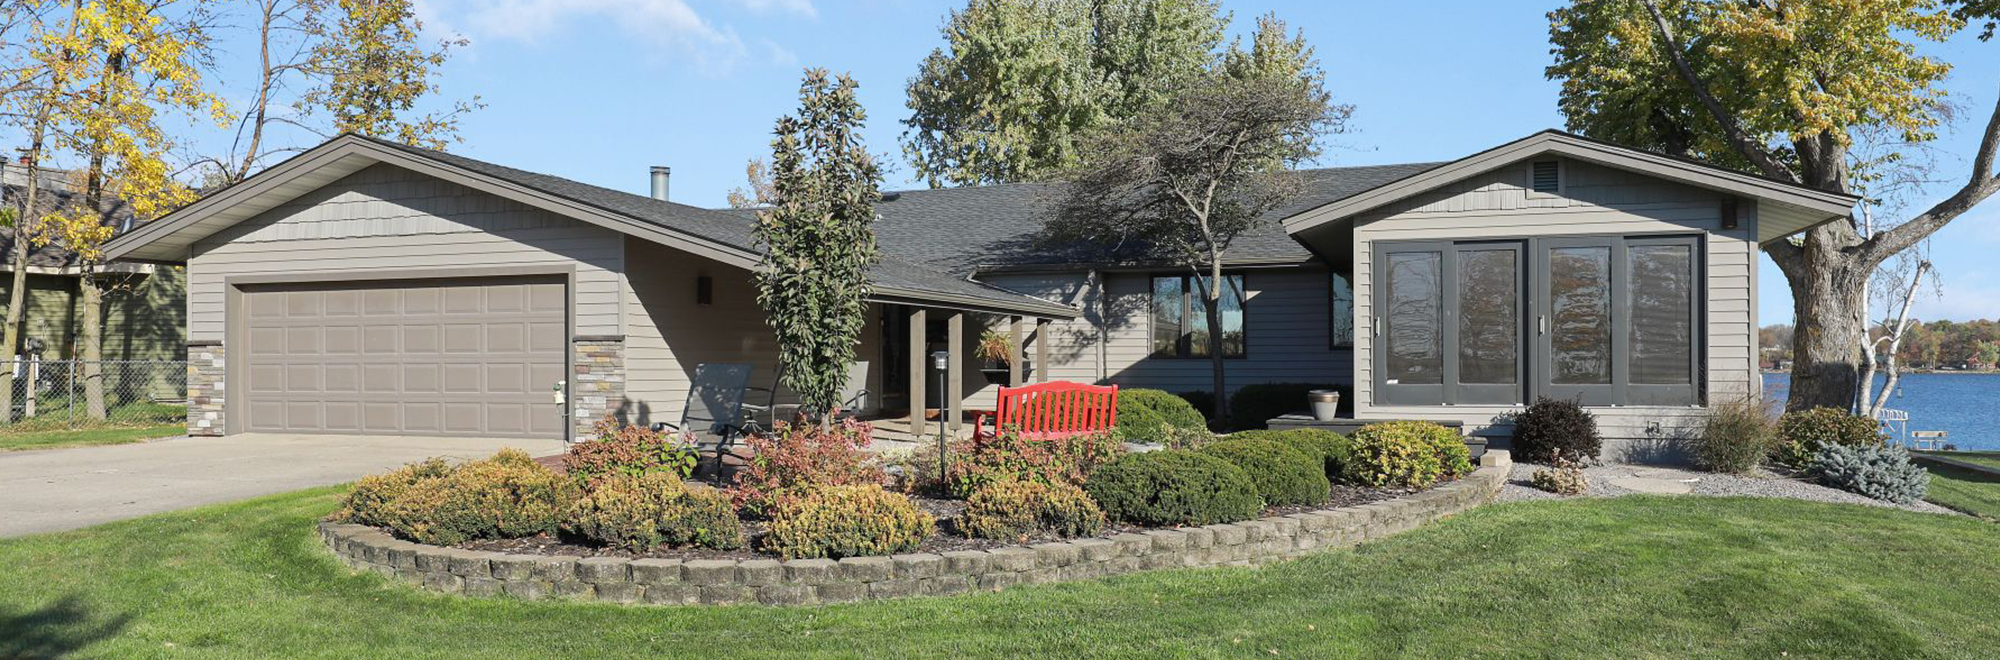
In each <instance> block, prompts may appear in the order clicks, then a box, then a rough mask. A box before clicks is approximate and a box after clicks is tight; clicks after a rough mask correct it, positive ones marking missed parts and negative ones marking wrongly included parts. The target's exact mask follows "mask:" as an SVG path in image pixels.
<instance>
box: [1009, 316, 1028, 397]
mask: <svg viewBox="0 0 2000 660" xmlns="http://www.w3.org/2000/svg"><path fill="white" fill-rule="evenodd" d="M1007 320H1008V328H1007V331H1008V333H1009V334H1010V335H1012V336H1010V337H1009V338H1008V339H1007V386H1008V387H1020V386H1021V384H1022V383H1023V382H1024V381H1022V380H1021V317H1019V316H1009V317H1007Z"/></svg>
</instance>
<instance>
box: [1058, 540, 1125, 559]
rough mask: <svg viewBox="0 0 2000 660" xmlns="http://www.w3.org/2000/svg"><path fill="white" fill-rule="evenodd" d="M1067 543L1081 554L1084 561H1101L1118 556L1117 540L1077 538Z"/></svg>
mask: <svg viewBox="0 0 2000 660" xmlns="http://www.w3.org/2000/svg"><path fill="white" fill-rule="evenodd" d="M1069 543H1070V545H1074V546H1076V549H1077V551H1078V552H1080V553H1082V554H1083V561H1084V562H1086V563H1094V564H1095V563H1103V562H1106V561H1109V560H1111V558H1113V557H1117V556H1118V542H1117V541H1113V540H1111V539H1077V540H1074V541H1070V542H1069Z"/></svg>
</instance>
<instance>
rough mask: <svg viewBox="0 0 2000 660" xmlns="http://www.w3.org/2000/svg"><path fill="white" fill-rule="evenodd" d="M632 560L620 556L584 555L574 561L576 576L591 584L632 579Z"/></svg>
mask: <svg viewBox="0 0 2000 660" xmlns="http://www.w3.org/2000/svg"><path fill="white" fill-rule="evenodd" d="M631 567H632V562H631V561H630V560H627V559H623V558H620V557H585V558H583V559H579V560H577V562H576V577H577V579H579V580H583V581H584V582H589V583H591V584H613V583H618V582H630V581H632V568H631Z"/></svg>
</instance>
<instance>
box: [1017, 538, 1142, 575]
mask: <svg viewBox="0 0 2000 660" xmlns="http://www.w3.org/2000/svg"><path fill="white" fill-rule="evenodd" d="M1120 545H1123V544H1120ZM1035 554H1036V553H1035V551H1034V550H1031V549H1029V548H1024V547H1020V546H1010V547H1005V548H994V549H992V550H988V551H986V557H987V561H988V566H990V567H991V570H994V571H999V572H1003V573H1019V572H1021V571H1026V570H1030V569H1033V568H1034V567H1035Z"/></svg>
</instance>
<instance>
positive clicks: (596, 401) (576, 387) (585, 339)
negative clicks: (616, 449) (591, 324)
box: [569, 335, 625, 439]
mask: <svg viewBox="0 0 2000 660" xmlns="http://www.w3.org/2000/svg"><path fill="white" fill-rule="evenodd" d="M571 346H572V349H573V351H574V352H573V355H575V356H576V369H575V373H573V374H571V375H570V383H569V396H570V400H569V408H570V418H569V419H570V427H571V428H572V429H574V430H575V436H573V437H575V438H577V439H584V438H589V437H591V427H592V426H593V425H595V424H596V423H597V421H598V420H601V419H604V416H605V415H607V414H611V413H613V412H616V411H618V410H619V409H620V408H623V407H624V406H625V338H624V337H620V336H616V335H596V336H593V335H584V336H578V337H577V338H576V339H575V340H574V341H573V342H572V343H571Z"/></svg>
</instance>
